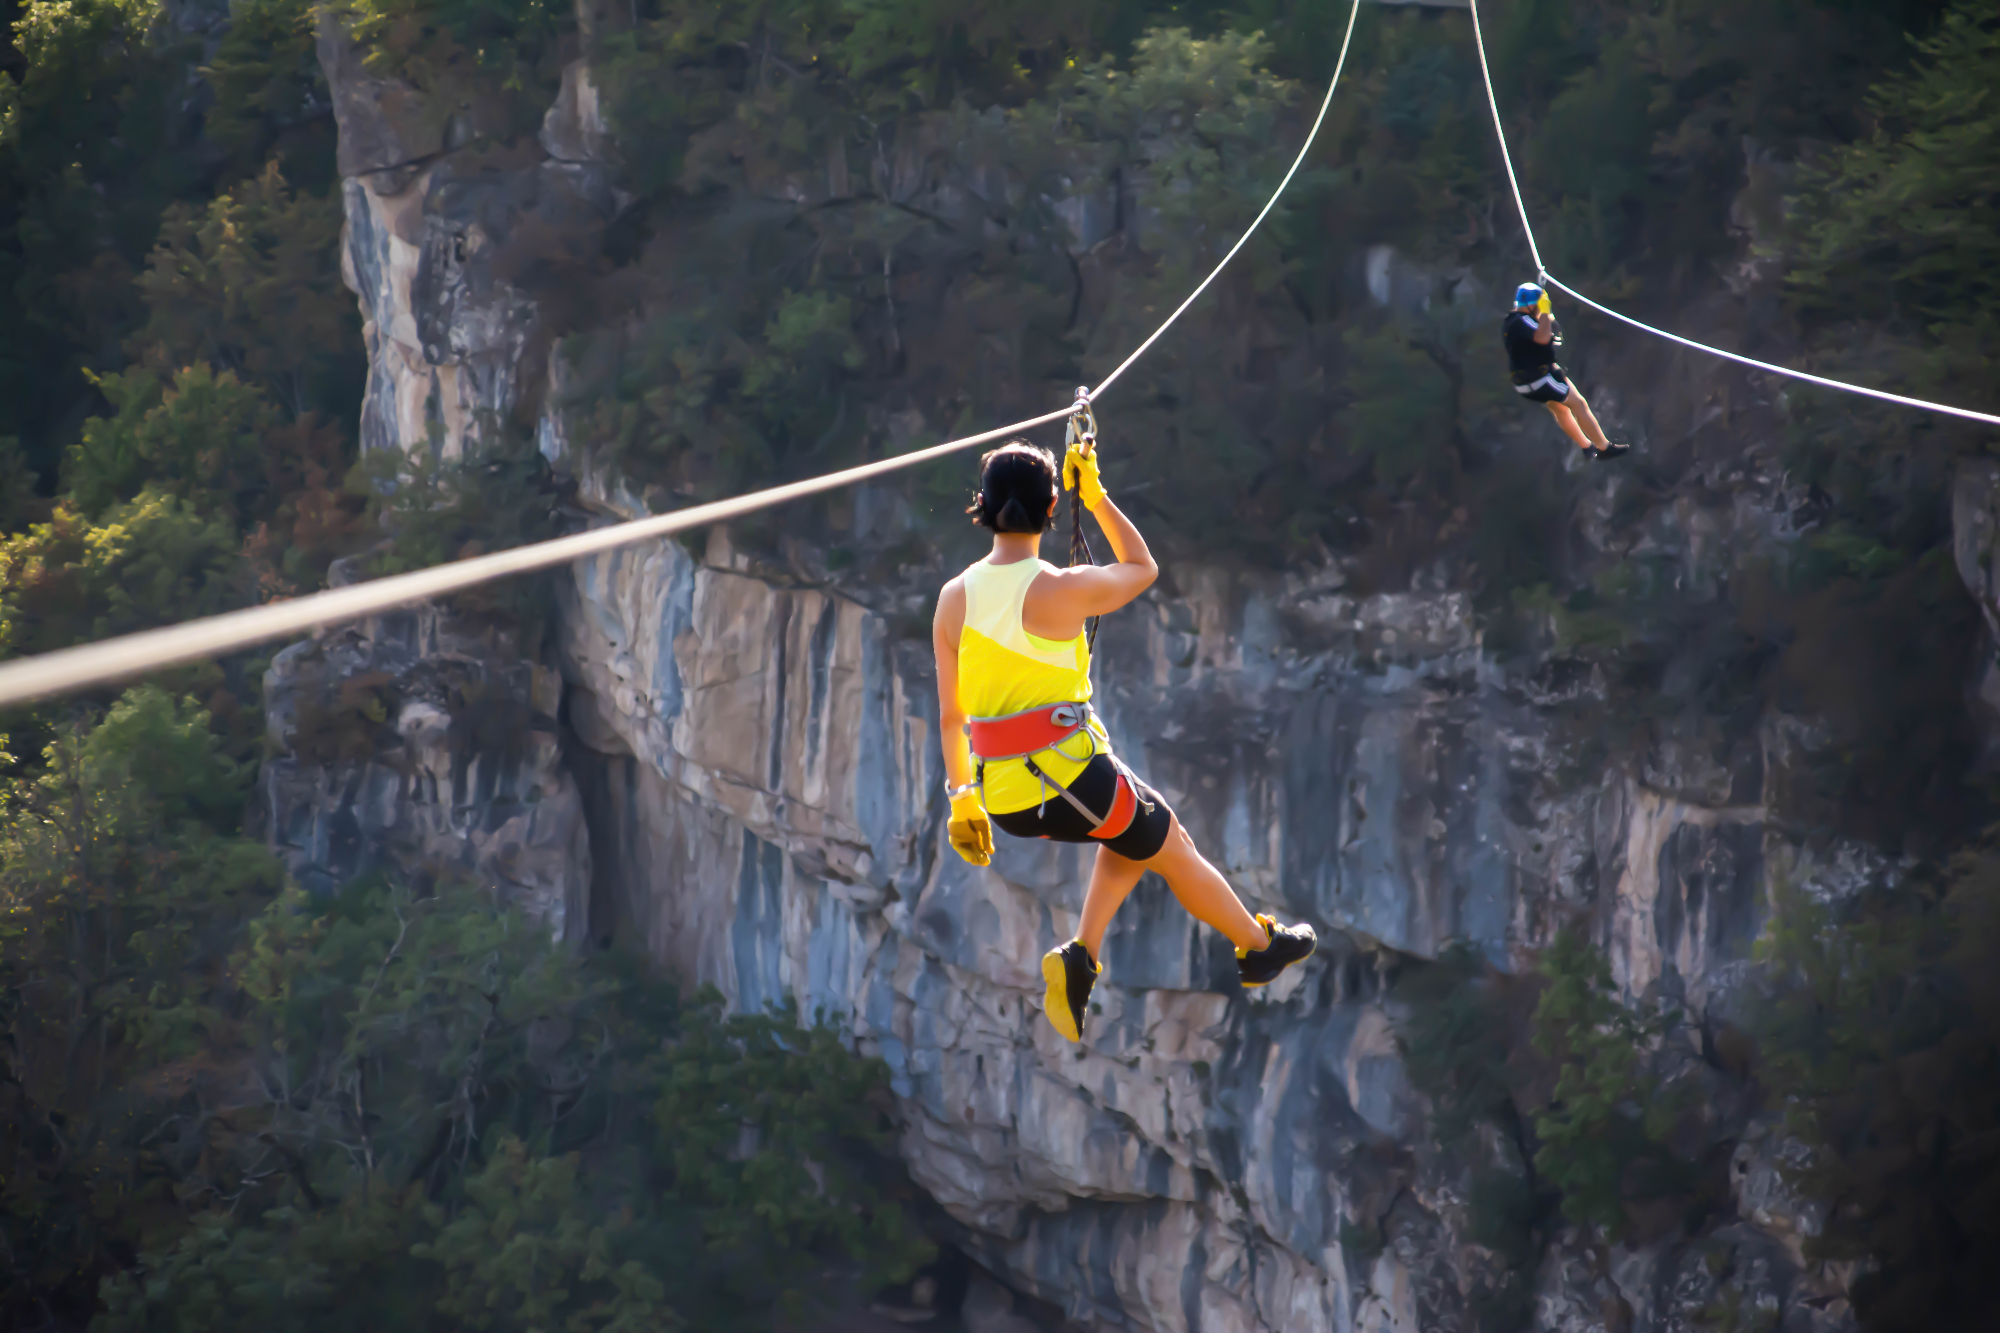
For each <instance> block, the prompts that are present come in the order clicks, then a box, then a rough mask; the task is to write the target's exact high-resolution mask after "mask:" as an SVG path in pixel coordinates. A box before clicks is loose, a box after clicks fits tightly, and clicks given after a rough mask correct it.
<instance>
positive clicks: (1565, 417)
mask: <svg viewBox="0 0 2000 1333" xmlns="http://www.w3.org/2000/svg"><path fill="white" fill-rule="evenodd" d="M1576 396H1577V395H1576V394H1574V393H1572V394H1571V395H1570V397H1572V398H1574V397H1576ZM1542 406H1543V407H1546V408H1548V409H1549V415H1550V416H1552V417H1554V418H1555V419H1556V424H1557V425H1558V426H1561V427H1562V429H1563V434H1565V435H1567V436H1569V437H1570V439H1572V440H1575V441H1576V447H1577V448H1579V449H1588V448H1590V447H1591V439H1590V437H1589V436H1588V435H1585V434H1584V433H1583V427H1581V426H1579V425H1577V424H1576V418H1575V417H1573V416H1571V415H1570V414H1569V409H1568V408H1567V407H1565V406H1563V405H1562V404H1561V403H1543V404H1542ZM1593 420H1595V418H1593Z"/></svg>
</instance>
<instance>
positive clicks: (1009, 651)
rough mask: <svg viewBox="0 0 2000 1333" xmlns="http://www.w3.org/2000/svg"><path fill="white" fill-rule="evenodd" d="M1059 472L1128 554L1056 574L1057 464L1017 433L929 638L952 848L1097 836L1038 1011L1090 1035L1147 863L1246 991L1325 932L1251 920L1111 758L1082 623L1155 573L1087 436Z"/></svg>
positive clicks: (978, 859)
mask: <svg viewBox="0 0 2000 1333" xmlns="http://www.w3.org/2000/svg"><path fill="white" fill-rule="evenodd" d="M1063 480H1064V482H1065V483H1066V484H1070V485H1074V486H1077V487H1079V488H1080V493H1081V495H1082V497H1083V502H1084V504H1085V505H1086V506H1087V507H1088V508H1089V509H1090V512H1091V514H1092V515H1093V516H1095V517H1096V519H1097V522H1098V525H1099V526H1100V527H1102V528H1103V529H1104V532H1105V535H1106V536H1107V537H1109V538H1110V540H1111V550H1112V553H1113V554H1114V555H1115V556H1116V557H1117V563H1116V564H1111V565H1103V566H1097V565H1086V566H1082V567H1078V568H1071V569H1057V568H1056V567H1055V566H1054V565H1051V564H1049V563H1047V562H1046V561H1044V560H1042V559H1041V558H1040V548H1041V541H1042V533H1043V531H1044V530H1046V529H1047V528H1048V527H1049V526H1050V525H1051V523H1052V521H1053V519H1054V516H1055V510H1056V499H1057V495H1058V490H1057V485H1056V468H1055V460H1054V459H1053V458H1052V457H1051V456H1050V454H1049V452H1048V450H1046V449H1041V448H1038V447H1036V446H1034V445H1031V444H1028V443H1026V442H1025V441H1021V440H1014V441H1010V442H1009V443H1007V444H1005V445H1003V446H1001V447H1000V448H998V449H995V450H994V451H993V452H991V453H989V454H987V455H986V456H985V457H984V458H983V459H981V460H980V478H979V494H978V495H977V496H975V497H974V498H973V502H972V505H971V506H970V508H968V509H967V511H966V512H967V513H969V514H971V515H972V520H973V522H975V523H977V524H979V525H980V526H981V527H984V528H990V529H992V532H993V551H992V553H991V554H990V555H988V556H987V557H986V558H985V559H984V560H981V561H980V562H979V563H977V564H975V565H973V566H972V567H971V568H969V569H967V570H966V571H965V572H964V573H963V574H960V575H959V576H958V577H957V578H955V579H953V580H952V581H951V582H949V583H947V584H945V585H944V591H943V592H942V593H941V594H939V596H938V608H937V620H936V623H935V625H934V626H933V628H932V636H931V637H932V643H933V646H934V647H935V649H936V651H937V673H938V711H939V714H940V718H939V723H940V730H941V733H942V740H943V744H944V771H945V787H946V791H947V792H948V793H949V795H950V797H951V821H950V825H949V829H948V836H949V838H950V840H951V845H952V848H953V849H954V850H955V851H957V852H958V854H959V855H960V856H962V857H964V858H965V859H966V860H967V861H970V862H971V863H972V864H973V865H979V866H983V865H985V864H987V863H988V862H989V861H990V860H992V857H993V830H992V826H993V825H994V824H997V825H999V826H1000V831H1001V832H1003V833H1007V834H1011V835H1012V836H1014V837H1017V838H1047V839H1050V840H1051V841H1054V842H1074V843H1087V842H1093V841H1094V842H1096V843H1097V863H1096V866H1095V867H1094V868H1093V869H1092V871H1091V875H1090V887H1089V889H1088V890H1087V891H1086V892H1085V893H1084V898H1083V919H1082V922H1081V923H1080V924H1079V925H1078V927H1077V932H1076V938H1074V939H1072V940H1071V941H1069V943H1067V944H1065V945H1063V946H1061V947H1060V948H1057V949H1051V950H1050V951H1049V952H1048V954H1047V955H1046V956H1045V957H1044V958H1043V959H1042V977H1043V980H1044V981H1046V982H1047V984H1048V992H1047V995H1046V996H1045V998H1044V999H1043V1003H1042V1008H1043V1012H1044V1013H1046V1014H1047V1015H1048V1019H1049V1022H1050V1023H1051V1024H1053V1025H1054V1027H1055V1030H1056V1031H1057V1032H1060V1033H1061V1034H1062V1035H1063V1036H1065V1037H1067V1038H1069V1040H1071V1041H1081V1040H1082V1039H1083V1023H1084V1016H1085V1015H1086V1014H1087V1013H1088V1012H1089V1004H1090V991H1091V988H1092V987H1093V986H1094V985H1095V984H1096V983H1097V978H1098V975H1099V974H1100V973H1101V972H1103V970H1104V969H1103V965H1102V964H1100V963H1099V962H1098V961H1097V958H1098V953H1099V950H1100V948H1101V947H1102V945H1103V942H1104V932H1105V930H1106V928H1107V927H1109V926H1110V924H1111V916H1112V913H1114V912H1116V911H1117V910H1118V905H1119V904H1120V903H1122V902H1124V901H1125V897H1126V895H1127V894H1129V893H1131V892H1132V888H1133V886H1134V885H1136V884H1137V883H1138V882H1139V877H1140V876H1141V875H1142V874H1144V873H1145V872H1146V871H1148V870H1151V871H1154V872H1156V873H1157V874H1159V875H1160V877H1161V878H1163V879H1165V880H1166V881H1167V887H1168V888H1170V889H1172V890H1173V893H1174V897H1176V898H1178V899H1179V900H1180V903H1181V906H1183V907H1185V908H1186V909H1187V910H1188V911H1189V912H1190V913H1192V914H1193V915H1194V916H1195V917H1196V918H1198V919H1199V920H1201V921H1203V922H1206V923H1207V924H1208V925H1210V926H1213V927H1214V928H1215V929H1217V930H1219V931H1221V932H1222V933H1223V934H1224V935H1226V936H1228V937H1229V939H1230V941H1231V942H1232V943H1233V944H1235V946H1236V967H1237V972H1238V975H1239V976H1240V977H1241V978H1242V982H1243V984H1244V985H1245V986H1262V985H1264V984H1266V983H1268V982H1269V981H1271V980H1272V979H1273V978H1275V977H1276V976H1277V975H1278V974H1279V973H1280V972H1282V971H1284V969H1285V968H1287V967H1289V966H1291V965H1292V964H1293V963H1296V962H1299V961H1301V960H1302V959H1304V958H1306V957H1307V956H1308V955H1310V954H1311V953H1312V951H1313V948H1314V946H1315V943H1316V940H1315V937H1314V935H1313V930H1312V927H1311V926H1304V925H1300V926H1281V925H1279V924H1278V923H1277V922H1276V921H1275V920H1273V919H1272V918H1271V917H1270V916H1268V915H1264V914H1262V913H1259V914H1258V915H1255V916H1253V915H1251V914H1250V912H1249V911H1247V910H1246V909H1245V908H1244V906H1243V903H1242V902H1241V900H1239V899H1238V898H1237V896H1236V894H1235V893H1234V892H1233V891H1232V890H1231V889H1230V887H1229V885H1228V883H1227V882H1226V881H1224V879H1223V878H1222V876H1221V875H1220V874H1218V873H1217V872H1216V869H1215V867H1214V866H1212V865H1210V864H1209V863H1208V862H1207V861H1206V860H1204V859H1203V858H1202V855H1201V853H1200V852H1198V851H1196V850H1195V845H1194V842H1193V841H1192V840H1191V839H1190V838H1189V837H1188V835H1187V832H1186V830H1185V829H1183V828H1182V827H1181V824H1180V821H1179V820H1178V819H1176V818H1175V817H1174V812H1173V811H1172V810H1170V809H1168V808H1167V803H1166V802H1165V801H1164V800H1162V799H1161V798H1160V795H1159V793H1158V792H1156V791H1154V790H1153V789H1152V788H1151V787H1148V786H1147V785H1146V784H1145V783H1143V782H1141V781H1139V779H1138V778H1137V777H1136V776H1134V775H1133V773H1132V770H1130V769H1129V768H1127V767H1126V766H1125V765H1124V764H1123V763H1122V762H1120V761H1119V760H1118V758H1117V757H1116V756H1114V755H1113V754H1112V753H1111V740H1110V737H1109V736H1108V735H1107V734H1106V733H1105V730H1104V727H1103V725H1102V724H1101V723H1100V722H1099V721H1098V720H1097V717H1096V715H1095V714H1094V713H1093V712H1092V711H1091V707H1090V645H1089V642H1088V640H1087V638H1086V635H1085V633H1084V623H1085V622H1086V621H1087V620H1089V619H1090V617H1092V616H1099V615H1103V614H1104V613H1105V612H1107V611H1116V610H1117V609H1118V608H1119V607H1121V606H1124V605H1125V604H1126V603H1128V602H1130V601H1131V600H1132V599H1133V598H1135V597H1137V596H1138V595H1139V594H1140V593H1142V592H1144V591H1146V589H1147V588H1149V587H1151V586H1152V583H1153V580H1154V579H1156V578H1158V577H1159V573H1160V569H1159V566H1158V565H1156V564H1154V563H1153V557H1152V556H1151V554H1149V553H1148V552H1147V550H1146V543H1145V540H1144V539H1143V538H1141V537H1140V536H1139V530H1138V529H1137V528H1135V527H1133V526H1132V521H1131V520H1130V519H1128V518H1126V517H1125V515H1124V514H1122V513H1120V512H1119V511H1118V507H1117V506H1116V505H1114V504H1112V503H1111V500H1110V498H1109V497H1108V496H1107V495H1106V494H1105V493H1104V486H1103V484H1102V482H1101V481H1099V479H1098V471H1097V454H1096V451H1095V449H1094V448H1092V447H1091V444H1090V442H1089V441H1087V440H1085V441H1082V442H1074V443H1072V444H1071V446H1070V450H1069V453H1068V454H1067V455H1066V456H1065V457H1064V459H1063ZM968 723H969V725H968ZM968 738H969V741H968Z"/></svg>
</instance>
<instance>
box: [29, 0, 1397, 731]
mask: <svg viewBox="0 0 2000 1333" xmlns="http://www.w3.org/2000/svg"><path fill="white" fill-rule="evenodd" d="M1360 12H1361V0H1354V8H1353V11H1352V12H1351V13H1350V14H1349V15H1348V16H1347V36H1346V37H1345V38H1343V39H1342V40H1341V43H1340V59H1339V61H1338V62H1337V63H1336V64H1335V65H1334V70H1333V79H1332V80H1331V81H1330V82H1329V83H1328V84H1327V86H1326V98H1325V100H1323V101H1322V102H1321V103H1320V108H1319V115H1318V116H1316V117H1315V118H1314V119H1313V123H1312V129H1311V130H1310V131H1309V132H1308V133H1307V135H1306V140H1305V143H1304V144H1302V145H1301V146H1300V148H1299V154H1298V157H1297V158H1295V159H1294V160H1293V162H1292V166H1291V170H1289V171H1287V172H1286V173H1285V177H1284V179H1283V180H1281V181H1279V182H1278V188H1277V189H1276V190H1275V191H1274V192H1273V193H1272V195H1271V198H1270V200H1269V202H1267V203H1266V204H1265V205H1264V208H1263V211H1262V212H1260V213H1258V214H1257V217H1256V219H1255V220H1254V221H1253V222H1251V224H1250V226H1249V228H1248V230H1246V231H1245V232H1244V233H1243V235H1242V237H1241V238H1239V239H1238V240H1237V242H1236V244H1235V245H1233V246H1231V247H1230V250H1229V253H1228V254H1226V255H1224V256H1223V257H1222V262H1221V263H1219V264H1217V265H1216V266H1215V268H1214V269H1213V271H1211V272H1210V273H1209V275H1208V276H1207V277H1206V278H1203V279H1202V281H1201V285H1200V286H1199V287H1197V288H1195V289H1194V293H1193V295H1191V296H1189V297H1188V298H1187V300H1185V301H1183V302H1181V303H1180V305H1179V306H1178V307H1177V308H1176V309H1175V310H1174V313H1173V314H1171V315H1169V316H1167V319H1166V322H1165V323H1163V324H1161V325H1160V327H1159V328H1157V329H1155V330H1154V331H1153V335H1152V336H1151V337H1150V338H1148V339H1146V341H1145V342H1143V343H1141V344H1139V349H1138V351H1135V352H1133V353H1132V355H1130V356H1128V357H1126V358H1125V360H1124V361H1123V362H1121V363H1120V364H1119V366H1118V368H1117V369H1116V370H1113V371H1112V372H1111V373H1110V374H1109V375H1107V376H1106V377H1105V379H1104V382H1103V383H1102V384H1099V385H1098V386H1097V388H1096V389H1094V390H1092V391H1091V393H1090V395H1089V397H1090V398H1092V399H1094V398H1096V397H1097V395H1098V394H1101V393H1103V392H1104V391H1105V390H1106V389H1108V388H1110V387H1111V385H1112V384H1113V383H1114V382H1115V381H1116V380H1117V379H1118V377H1119V376H1120V375H1123V374H1124V373H1125V372H1126V370H1128V369H1129V368H1130V367H1131V365H1132V363H1133V362H1135V361H1137V360H1138V359H1139V357H1140V356H1141V355H1142V354H1144V353H1145V351H1146V350H1147V349H1148V348H1150V347H1151V346H1152V345H1153V344H1154V343H1155V342H1158V341H1159V339H1160V335H1161V334H1163V333H1165V332H1166V331H1167V330H1168V329H1169V328H1170V327H1172V325H1173V323H1174V321H1176V320H1178V319H1179V318H1180V317H1181V315H1182V314H1183V313H1184V312H1185V311H1186V310H1187V308H1188V307H1189V306H1191V305H1193V304H1194V301H1195V298H1196V297H1198V296H1200V295H1201V294H1202V293H1203V292H1204V291H1206V290H1208V286H1209V284H1210V283H1212V282H1214V281H1215V279H1216V277H1217V276H1218V275H1220V274H1221V272H1222V270H1223V269H1224V268H1225V267H1227V266H1228V264H1229V261H1230V260H1232V259H1234V258H1235V257H1236V253H1237V251H1239V250H1241V249H1242V248H1243V246H1244V244H1245V242H1247V241H1248V240H1249V239H1250V237H1251V235H1252V234H1253V233H1254V232H1255V231H1256V230H1257V228H1258V227H1259V226H1261V225H1262V224H1263V221H1264V219H1265V218H1266V217H1267V216H1269V214H1270V212H1271V210H1272V208H1274V207H1275V206H1276V205H1277V202H1278V197H1279V196H1280V195H1282V194H1283V193H1284V192H1285V187H1286V186H1288V185H1290V184H1291V183H1292V177H1293V176H1295V175H1297V174H1298V170H1299V167H1300V165H1301V164H1302V163H1304V161H1305V160H1306V154H1307V153H1308V152H1310V151H1311V150H1312V146H1313V140H1314V139H1316V138H1317V137H1318V136H1319V130H1320V126H1321V124H1322V123H1324V122H1325V120H1326V112H1327V108H1328V107H1329V106H1331V105H1332V103H1333V91H1334V89H1335V88H1336V87H1338V86H1339V84H1340V73H1341V70H1342V69H1343V68H1344V67H1345V66H1346V64H1347V48H1348V43H1349V41H1351V40H1352V38H1353V36H1354V22H1355V18H1356V17H1357V16H1358V15H1359V14H1360ZM1072 410H1073V408H1072V407H1070V406H1065V407H1062V408H1059V409H1057V410H1056V411H1053V412H1044V413H1043V414H1042V415H1040V416H1038V417H1031V418H1029V419H1028V420H1026V421H1016V422H1014V423H1013V424H1012V425H1009V426H1002V427H1000V428H998V429H996V430H989V431H982V432H980V433H979V434H977V435H968V436H966V437H964V438H963V439H957V440H947V441H946V442H944V443H943V444H934V445H932V446H930V447H929V448H927V449H918V450H915V451H913V452H911V453H907V454H898V455H896V456H895V457H893V458H883V459H878V460H876V461H875V462H873V463H863V464H861V465H859V466H857V467H851V468H846V469H843V470H842V471H839V472H832V473H828V474H826V475H825V476H820V477H810V478H807V479H806V480H804V481H795V482H791V483H789V484H787V485H784V486H773V487H771V488H770V489H768V490H762V491H753V492H751V493H750V494H748V495H739V496H737V497H735V498H734V499H729V500H717V501H714V502H712V503H710V504H703V505H695V506H693V507H692V508H689V509H678V510H675V511H674V512H673V513H671V514H656V515H654V516H652V517H650V518H640V519H632V520H630V521H628V522H624V523H619V524H615V525H613V526H610V527H604V528H595V529H592V530H591V531H589V532H578V533H573V534H571V535H570V536H567V537H556V538H552V539H550V540H548V541H544V542H537V543H535V544H533V545H530V546H517V547H515V548H513V549H511V550H506V551H495V552H493V553H492V554H491V555H481V556H473V557H472V558H470V559H467V560H458V561H454V562H452V563H451V564H447V565H437V566H434V567H432V568H430V569H419V570H413V571H411V572H410V573H407V574H394V575H391V576H389V577H387V578H382V579H375V580H372V581H370V582H368V583H360V584H355V585H354V586H352V587H346V588H330V589H327V590H326V591H324V592H316V593H311V594H309V595H307V596H304V597H297V598H293V599H291V600H290V601H284V602H269V603H266V604H265V605H262V606H252V607H246V608H245V609H243V610H241V611H229V612H225V613H224V614H222V615H219V616H209V617H207V618H205V619H202V620H193V621H188V622H186V623H183V624H179V625H169V626H167V627H165V628H163V629H152V630H142V631H140V632H139V633H137V634H125V635H121V636H119V637H117V638H114V639H105V640H102V641H101V642H98V643H88V644H79V645H78V646H76V647H74V648H62V649H58V650H57V651H55V652H52V653H42V654H40V655H38V656H35V657H24V658H21V659H19V660H17V661H13V662H6V663H0V708H5V707H10V706H13V705H16V704H23V703H29V702H32V701H33V700H36V699H47V698H53V697H55V696H57V695H63V694H73V693H75V692H76V691H78V690H86V689H90V688H93V687H95V686H98V685H108V684H110V683H112V682H114V681H119V680H124V679H127V678H129V677H132V676H137V675H142V674H144V673H146V672H148V671H157V670H159V669H161V668H163V667H170V666H178V665H180V664H181V663H183V662H194V661H199V660H201V659H203V658H209V657H223V656H227V655H228V654H230V653H234V652H241V651H242V650H243V649H245V648H253V647H255V646H256V645H258V644H260V643H269V642H270V641H271V640H273V639H286V638H291V637H293V636H294V635H298V634H302V633H304V632H306V631H307V630H312V629H318V628H321V627H322V626H326V625H333V624H339V623H342V622H345V621H350V620H359V619H361V618H362V617H364V616H370V615H374V614H376V613H378V612H381V611H388V610H393V609H394V608H396V607H399V606H406V605H408V604H409V603H411V602H420V601H425V600H427V599H429V598H432V597H441V596H444V595H446V594H449V593H454V592H462V591H464V590H465V589H467V588H470V587H474V586H476V585H478V584H481V583H490V582H492V581H493V580H494V579H501V578H507V577H508V576H510V575H515V574H528V573H533V572H534V571H536V570H539V569H548V568H550V567H551V566H554V565H564V564H569V563H570V562H572V561H575V560H581V559H585V558H587V557H589V556H594V555H601V554H602V553H604V552H606V551H611V550H616V549H617V548H619V547H621V546H630V545H632V544H633V543H635V542H643V541H652V540H657V539H659V538H663V537H670V536H673V535H674V534H676V533H680V532H686V531H688V530H689V529H691V528H698V527H703V526H705V525H707V524H710V523H722V522H726V521H728V520H730V519H734V518H741V517H743V516H744V515H745V514H753V513H756V512H757V511H759V510H763V509H769V508H771V507H773V506H775V505H781V504H785V503H788V502H789V501H792V500H801V499H804V498H805V497H807V496H810V495H818V494H820V493H822V492H824V491H831V490H836V489H838V488H840V487H842V486H851V485H853V484H854V483H855V482H860V481H866V480H868V479H869V478H871V477H879V476H883V475H885V474H887V473H890V472H896V471H900V470H901V469H903V468H906V467H914V466H916V465H917V464H919V463H926V462H929V461H930V460H931V459H934V458H942V457H944V456H945V455H946V454H951V453H956V452H958V451H959V450H962V449H970V448H971V447H972V446H974V445H976V444H985V443H986V442H987V441H989V440H997V439H1000V438H1002V437H1003V436H1008V435H1016V434H1019V433H1020V432H1022V431H1026V430H1033V429H1034V428H1035V427H1037V426H1046V425H1049V424H1051V423H1053V422H1057V421H1062V420H1064V419H1065V418H1067V417H1068V416H1069V415H1070V413H1071V411H1072Z"/></svg>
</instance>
